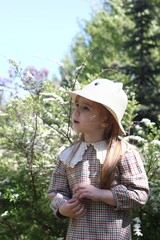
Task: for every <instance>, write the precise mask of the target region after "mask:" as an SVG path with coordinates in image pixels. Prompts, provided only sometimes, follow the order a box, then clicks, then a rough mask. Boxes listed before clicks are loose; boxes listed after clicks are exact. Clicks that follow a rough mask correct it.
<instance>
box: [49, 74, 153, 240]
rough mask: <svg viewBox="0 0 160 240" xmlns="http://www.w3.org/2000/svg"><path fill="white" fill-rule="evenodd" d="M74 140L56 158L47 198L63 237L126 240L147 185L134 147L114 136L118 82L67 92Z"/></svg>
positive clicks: (120, 104) (121, 101)
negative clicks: (65, 222)
mask: <svg viewBox="0 0 160 240" xmlns="http://www.w3.org/2000/svg"><path fill="white" fill-rule="evenodd" d="M69 94H70V96H71V97H72V99H73V102H74V111H73V128H74V130H75V131H76V132H77V133H81V138H80V140H79V141H78V142H77V143H75V144H73V145H71V146H70V147H68V148H66V149H65V150H64V151H63V152H62V153H61V154H60V155H59V161H58V163H57V166H56V169H55V171H54V173H53V176H52V179H51V183H50V187H49V190H48V196H49V197H50V198H51V208H52V209H53V211H54V213H55V214H56V216H57V217H58V218H59V219H66V218H69V219H70V221H69V227H68V231H67V239H68V240H72V239H77V240H82V239H83V240H86V239H89V240H129V239H131V229H130V210H131V209H133V208H136V207H140V206H141V205H143V204H145V203H146V201H147V199H148V193H149V188H148V181H147V177H146V173H145V170H144V166H143V162H142V159H141V157H140V155H139V153H138V151H137V149H136V148H135V147H134V146H132V145H130V144H129V143H127V142H125V141H124V140H120V139H119V138H118V135H119V133H125V132H124V129H123V126H122V124H121V119H122V117H123V114H124V112H125V109H126V107H127V96H126V94H125V92H124V91H123V89H122V83H115V82H113V81H110V80H107V79H96V80H94V81H93V82H91V83H90V84H88V85H87V86H86V87H84V88H83V89H82V90H77V91H72V92H69Z"/></svg>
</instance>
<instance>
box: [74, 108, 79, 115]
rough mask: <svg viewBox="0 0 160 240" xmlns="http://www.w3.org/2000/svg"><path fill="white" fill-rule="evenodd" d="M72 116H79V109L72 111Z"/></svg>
mask: <svg viewBox="0 0 160 240" xmlns="http://www.w3.org/2000/svg"><path fill="white" fill-rule="evenodd" d="M73 115H76V116H78V115H79V109H78V108H76V109H74V111H73Z"/></svg>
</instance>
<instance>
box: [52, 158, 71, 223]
mask: <svg viewBox="0 0 160 240" xmlns="http://www.w3.org/2000/svg"><path fill="white" fill-rule="evenodd" d="M47 195H48V197H49V198H50V199H51V204H50V207H51V209H52V210H53V211H54V213H55V215H56V216H57V217H58V218H60V219H63V218H64V217H63V216H61V215H60V213H59V211H58V209H59V207H60V206H61V205H63V204H65V203H66V202H67V200H68V199H70V198H71V192H70V188H69V184H68V179H67V176H66V166H65V165H64V164H63V163H62V162H61V161H60V160H59V161H58V163H57V165H56V168H55V170H54V171H53V174H52V177H51V180H50V185H49V189H48V192H47Z"/></svg>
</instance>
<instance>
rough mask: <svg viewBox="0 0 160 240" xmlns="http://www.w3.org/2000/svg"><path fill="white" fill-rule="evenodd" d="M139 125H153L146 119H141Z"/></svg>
mask: <svg viewBox="0 0 160 240" xmlns="http://www.w3.org/2000/svg"><path fill="white" fill-rule="evenodd" d="M141 123H144V124H145V125H146V126H151V125H155V123H154V122H151V120H149V119H148V118H143V119H142V120H141Z"/></svg>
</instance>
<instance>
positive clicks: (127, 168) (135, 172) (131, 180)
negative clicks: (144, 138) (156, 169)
mask: <svg viewBox="0 0 160 240" xmlns="http://www.w3.org/2000/svg"><path fill="white" fill-rule="evenodd" d="M119 172H120V184H118V185H117V186H115V187H113V188H111V191H112V194H113V196H114V198H115V200H116V209H117V210H121V209H130V208H136V207H138V206H140V205H144V204H145V203H146V201H147V200H148V196H149V186H148V179H147V176H146V172H145V169H144V165H143V161H142V158H141V156H140V154H139V152H138V150H137V149H135V148H134V147H130V149H129V150H128V151H127V152H126V153H125V154H124V156H123V157H122V159H121V160H120V163H119Z"/></svg>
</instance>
